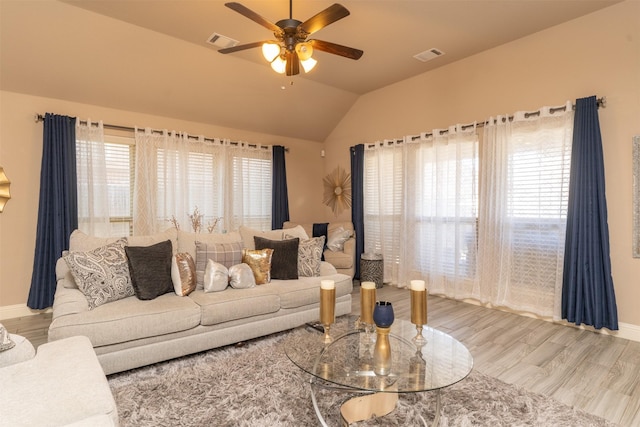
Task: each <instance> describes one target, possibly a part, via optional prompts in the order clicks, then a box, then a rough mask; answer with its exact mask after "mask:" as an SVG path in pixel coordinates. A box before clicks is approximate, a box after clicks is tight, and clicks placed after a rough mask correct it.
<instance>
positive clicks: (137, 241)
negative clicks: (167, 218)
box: [127, 227, 178, 253]
mask: <svg viewBox="0 0 640 427" xmlns="http://www.w3.org/2000/svg"><path fill="white" fill-rule="evenodd" d="M165 240H171V249H172V250H173V253H176V251H177V250H178V230H176V229H175V228H174V227H171V228H168V229H166V230H165V231H161V232H160V233H155V234H149V235H145V236H129V237H127V244H128V245H129V246H151V245H155V244H156V243H160V242H164V241H165Z"/></svg>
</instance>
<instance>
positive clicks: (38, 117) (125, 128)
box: [35, 113, 289, 153]
mask: <svg viewBox="0 0 640 427" xmlns="http://www.w3.org/2000/svg"><path fill="white" fill-rule="evenodd" d="M35 121H36V123H38V122H43V121H44V115H42V114H39V113H36V115H35ZM80 123H81V124H84V125H86V124H87V121H86V120H80ZM102 126H103V127H104V128H106V129H112V130H122V131H126V132H135V131H136V128H132V127H130V126H121V125H110V124H107V123H103V124H102ZM151 131H152V132H155V133H162V132H163V131H162V130H159V129H151ZM188 137H189V138H196V136H194V135H188ZM218 139H219V138H218ZM204 140H205V141H209V142H214V141H215V138H207V137H205V138H204ZM231 144H234V145H238V144H239V142H238V141H231ZM248 145H249V147H254V148H255V147H258V144H251V143H248ZM262 148H264V149H265V150H268V149H269V147H267V146H262ZM284 151H285V152H286V153H288V152H289V148H288V147H284Z"/></svg>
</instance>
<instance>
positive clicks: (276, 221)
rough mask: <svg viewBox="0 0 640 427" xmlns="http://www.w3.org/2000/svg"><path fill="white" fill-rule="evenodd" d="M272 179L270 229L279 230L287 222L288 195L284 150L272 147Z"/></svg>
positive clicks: (276, 146)
mask: <svg viewBox="0 0 640 427" xmlns="http://www.w3.org/2000/svg"><path fill="white" fill-rule="evenodd" d="M272 153H273V172H272V175H273V178H272V182H271V184H272V185H271V191H272V199H271V229H272V230H279V229H281V228H282V225H283V224H284V223H285V221H289V194H288V191H287V166H286V164H285V159H284V156H285V148H284V147H283V146H281V145H274V146H273V150H272Z"/></svg>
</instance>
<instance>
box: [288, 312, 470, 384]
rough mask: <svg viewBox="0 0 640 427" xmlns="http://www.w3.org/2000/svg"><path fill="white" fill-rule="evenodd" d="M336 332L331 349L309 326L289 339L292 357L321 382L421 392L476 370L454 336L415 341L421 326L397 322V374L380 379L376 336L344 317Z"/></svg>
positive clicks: (433, 334)
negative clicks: (376, 366)
mask: <svg viewBox="0 0 640 427" xmlns="http://www.w3.org/2000/svg"><path fill="white" fill-rule="evenodd" d="M336 320H337V321H336V323H335V324H334V325H332V326H331V329H330V331H331V337H332V338H333V342H332V343H330V344H328V345H325V344H324V342H323V338H324V335H323V333H322V332H320V331H318V330H316V329H313V328H311V327H309V326H303V327H300V328H297V329H295V330H294V331H293V333H292V334H291V335H290V336H289V337H288V338H287V342H286V345H285V349H286V350H285V351H286V353H287V357H289V359H290V360H291V361H292V362H293V363H294V364H296V365H297V366H298V367H299V368H300V369H302V370H304V371H306V372H308V373H309V374H311V375H313V376H315V377H316V378H320V379H323V380H325V381H328V382H331V383H334V384H337V385H340V386H344V387H348V388H351V389H355V390H364V391H389V392H396V393H404V392H421V391H430V390H437V389H440V388H443V387H448V386H450V385H453V384H455V383H457V382H458V381H460V380H462V379H464V378H465V377H466V376H467V375H469V373H470V372H471V369H472V368H473V357H472V356H471V353H469V350H467V348H466V347H465V346H464V345H463V344H462V343H460V342H459V341H457V340H456V339H455V338H453V337H452V336H450V335H448V334H446V333H444V332H441V331H438V330H436V329H433V328H431V327H428V326H426V325H425V326H424V329H423V331H422V335H423V337H424V338H425V339H426V344H425V345H423V346H420V345H417V344H415V343H414V342H413V341H412V338H413V337H415V336H416V334H417V330H416V327H415V325H413V324H411V323H410V322H408V321H405V320H402V319H396V320H395V322H394V323H393V325H392V326H391V333H390V335H389V344H390V348H391V368H390V372H389V374H388V375H376V374H375V372H374V370H373V366H374V362H373V351H374V347H375V344H376V333H375V327H374V328H373V332H365V331H364V330H363V329H357V328H356V318H355V317H353V316H343V317H341V318H338V319H336Z"/></svg>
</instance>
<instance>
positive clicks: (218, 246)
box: [196, 241, 242, 289]
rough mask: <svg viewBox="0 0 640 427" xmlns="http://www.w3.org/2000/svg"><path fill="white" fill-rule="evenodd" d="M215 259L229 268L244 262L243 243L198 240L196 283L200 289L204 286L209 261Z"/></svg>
mask: <svg viewBox="0 0 640 427" xmlns="http://www.w3.org/2000/svg"><path fill="white" fill-rule="evenodd" d="M210 259H211V260H213V261H215V262H217V263H219V264H222V265H224V266H225V267H227V268H231V266H233V265H236V264H240V263H241V262H242V243H240V242H234V243H205V242H200V241H196V283H197V288H198V289H203V286H204V271H205V270H206V269H207V261H208V260H210Z"/></svg>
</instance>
